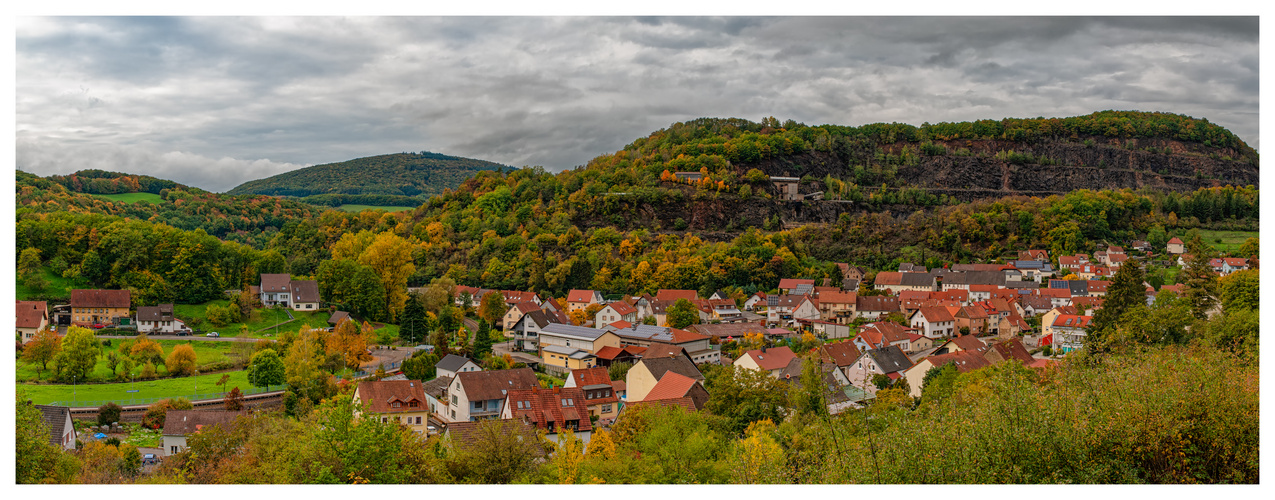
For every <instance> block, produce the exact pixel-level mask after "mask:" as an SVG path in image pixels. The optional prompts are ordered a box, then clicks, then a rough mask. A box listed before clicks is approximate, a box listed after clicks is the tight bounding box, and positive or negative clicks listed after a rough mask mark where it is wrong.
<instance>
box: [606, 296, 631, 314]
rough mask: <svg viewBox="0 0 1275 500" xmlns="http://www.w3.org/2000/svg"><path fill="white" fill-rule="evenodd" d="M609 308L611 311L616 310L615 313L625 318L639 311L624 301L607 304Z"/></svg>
mask: <svg viewBox="0 0 1275 500" xmlns="http://www.w3.org/2000/svg"><path fill="white" fill-rule="evenodd" d="M607 306H608V307H610V308H611V309H614V310H615V313H616V314H619V315H620V316H624V315H626V314H633V313H635V312H637V309H634V308H633V306H631V305H629V304H628V303H626V302H624V301H622V300H621V301H616V302H612V303H610V304H607Z"/></svg>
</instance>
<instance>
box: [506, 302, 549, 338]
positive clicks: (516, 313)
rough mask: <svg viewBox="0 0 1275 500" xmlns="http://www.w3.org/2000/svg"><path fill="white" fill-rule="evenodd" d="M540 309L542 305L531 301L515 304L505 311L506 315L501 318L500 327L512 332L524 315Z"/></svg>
mask: <svg viewBox="0 0 1275 500" xmlns="http://www.w3.org/2000/svg"><path fill="white" fill-rule="evenodd" d="M539 310H540V306H538V305H536V303H535V302H531V301H522V302H519V303H517V304H514V305H513V306H512V307H510V308H509V310H508V311H506V312H505V316H504V317H502V318H501V325H500V327H501V329H503V330H505V331H507V332H511V331H512V330H513V329H514V325H516V324H518V320H520V319H522V317H523V315H525V314H527V313H530V312H532V311H539Z"/></svg>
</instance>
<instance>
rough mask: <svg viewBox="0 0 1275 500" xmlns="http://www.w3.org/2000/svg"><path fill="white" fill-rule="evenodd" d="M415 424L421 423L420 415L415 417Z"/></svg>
mask: <svg viewBox="0 0 1275 500" xmlns="http://www.w3.org/2000/svg"><path fill="white" fill-rule="evenodd" d="M416 425H421V417H416Z"/></svg>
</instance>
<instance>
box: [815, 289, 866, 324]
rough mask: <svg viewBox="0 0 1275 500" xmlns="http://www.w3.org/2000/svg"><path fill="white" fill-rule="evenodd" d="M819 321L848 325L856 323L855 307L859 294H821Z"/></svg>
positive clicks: (837, 292) (830, 292) (829, 292)
mask: <svg viewBox="0 0 1275 500" xmlns="http://www.w3.org/2000/svg"><path fill="white" fill-rule="evenodd" d="M818 301H819V319H822V320H823V321H828V322H832V323H836V324H839V325H846V324H850V323H852V322H854V318H855V316H856V315H857V312H856V311H855V305H856V304H857V303H858V301H859V294H857V293H855V292H840V291H828V292H820V293H819V298H818Z"/></svg>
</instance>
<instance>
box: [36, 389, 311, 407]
mask: <svg viewBox="0 0 1275 500" xmlns="http://www.w3.org/2000/svg"><path fill="white" fill-rule="evenodd" d="M287 388H288V386H287V385H286V384H285V385H272V386H270V387H269V390H266V389H267V388H266V387H255V388H251V389H248V390H246V391H245V390H242V389H241V390H240V391H239V393H240V394H243V395H244V396H251V395H254V394H261V393H265V392H277V391H281V390H285V389H287ZM227 394H229V392H213V393H206V394H191V395H176V396H164V397H159V398H135V399H118V398H117V399H106V400H81V399H74V400H71V401H54V402H52V403H49V405H50V406H68V407H71V408H96V407H99V406H102V405H104V404H106V403H115V404H117V405H120V406H140V405H149V404H151V403H154V402H156V401H159V400H161V399H175V398H186V399H188V400H191V401H202V400H208V399H222V398H224V397H226V395H227Z"/></svg>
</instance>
